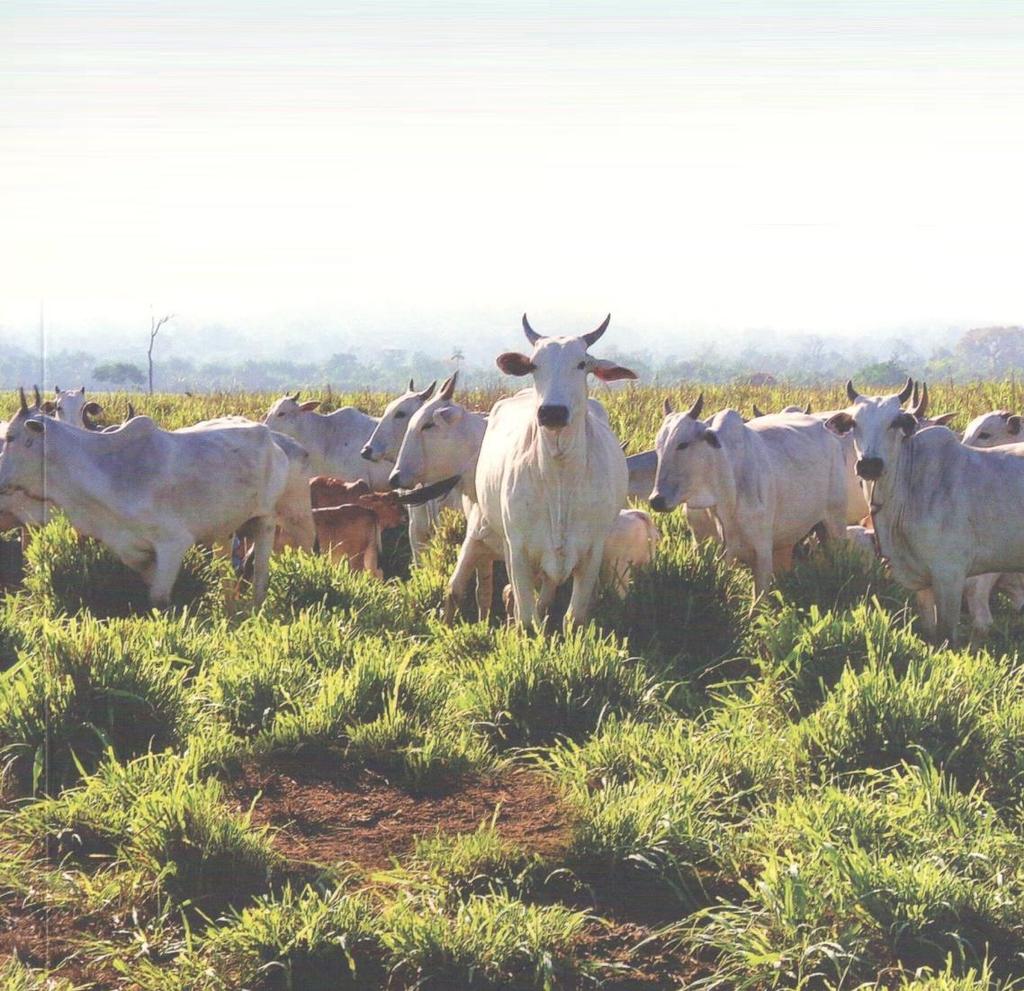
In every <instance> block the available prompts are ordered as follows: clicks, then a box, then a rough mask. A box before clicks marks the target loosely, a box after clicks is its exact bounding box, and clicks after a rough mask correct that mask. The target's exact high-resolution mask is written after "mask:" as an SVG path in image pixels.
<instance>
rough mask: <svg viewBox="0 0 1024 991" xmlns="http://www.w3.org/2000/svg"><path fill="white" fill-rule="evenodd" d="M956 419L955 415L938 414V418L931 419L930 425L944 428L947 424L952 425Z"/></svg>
mask: <svg viewBox="0 0 1024 991" xmlns="http://www.w3.org/2000/svg"><path fill="white" fill-rule="evenodd" d="M955 419H956V413H940V414H939V415H938V416H933V417H932V423H937V424H938V425H939V426H940V427H944V426H946V424H948V423H952V422H953V421H954V420H955Z"/></svg>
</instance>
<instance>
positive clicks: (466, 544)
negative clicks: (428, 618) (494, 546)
mask: <svg viewBox="0 0 1024 991" xmlns="http://www.w3.org/2000/svg"><path fill="white" fill-rule="evenodd" d="M485 554H486V549H485V547H484V545H483V544H482V543H481V542H480V541H479V540H477V539H476V538H475V537H473V536H472V535H471V534H466V539H465V540H464V541H463V542H462V547H461V548H460V549H459V557H458V560H457V561H456V562H455V571H454V572H452V577H451V579H450V581H449V582H448V592H447V594H446V595H445V599H444V622H445V623H446V624H447V625H448V626H451V624H452V623H453V622H454V621H455V614H456V613H457V612H458V610H459V606H460V605H461V604H462V601H463V600H464V599H465V597H466V592H467V591H468V589H469V581H470V579H471V578H472V577H473V575H474V574H475V573H476V570H477V567H478V566H479V564H480V559H481V557H483V556H484V555H485Z"/></svg>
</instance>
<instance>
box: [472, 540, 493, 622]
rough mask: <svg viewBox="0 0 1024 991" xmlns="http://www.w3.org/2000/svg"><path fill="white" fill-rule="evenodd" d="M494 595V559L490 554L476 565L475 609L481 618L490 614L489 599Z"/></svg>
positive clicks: (484, 618) (483, 618)
mask: <svg viewBox="0 0 1024 991" xmlns="http://www.w3.org/2000/svg"><path fill="white" fill-rule="evenodd" d="M493 596H494V560H493V558H492V557H491V556H490V555H486V556H484V558H483V560H481V561H478V562H477V565H476V611H477V616H478V617H479V618H480V619H481V620H486V619H487V618H488V617H489V616H490V615H491V601H492V599H493Z"/></svg>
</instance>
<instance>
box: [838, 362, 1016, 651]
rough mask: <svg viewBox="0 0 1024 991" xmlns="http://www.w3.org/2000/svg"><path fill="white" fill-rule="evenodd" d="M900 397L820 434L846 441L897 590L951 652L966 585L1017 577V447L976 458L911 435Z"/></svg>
mask: <svg viewBox="0 0 1024 991" xmlns="http://www.w3.org/2000/svg"><path fill="white" fill-rule="evenodd" d="M911 389H912V383H911V382H910V381H909V380H908V382H907V385H906V387H905V388H904V390H903V391H902V392H901V393H898V394H895V395H891V396H861V395H859V394H858V392H857V390H856V389H855V388H854V386H853V383H852V382H847V384H846V390H847V395H848V396H849V399H850V406H849V407H848V408H847V409H845V410H842V411H840V412H839V413H836V414H835V415H834V416H833V417H832V418H831V419H830V420H829V424H828V425H829V428H830V429H832V430H835V431H839V432H842V433H851V434H852V435H853V439H854V444H855V445H856V449H857V455H858V461H857V472H858V474H859V475H860V476H861V478H864V479H865V480H867V481H869V482H871V483H872V486H871V488H872V492H871V510H872V517H873V519H874V523H875V534H876V536H877V538H878V541H879V545H880V548H881V551H882V554H883V555H884V556H885V557H886V558H888V560H889V564H890V566H891V568H892V572H893V575H894V576H895V577H896V580H897V581H898V582H899V583H900V584H901V585H903V586H904V587H905V588H907V589H910V590H911V591H913V592H916V593H917V600H918V604H919V606H920V608H921V613H922V620H923V623H924V627H925V632H926V634H927V635H930V636H937V637H938V638H940V639H945V640H949V641H951V642H955V639H956V630H957V625H958V622H959V619H960V606H961V600H962V597H963V593H964V585H965V582H966V579H967V578H969V577H970V576H973V575H984V574H986V573H989V572H997V571H1014V572H1019V571H1024V445H1013V446H1011V447H1007V448H998V449H995V450H991V451H978V450H974V449H972V448H970V447H966V446H965V445H963V444H962V443H961V442H960V441H959V440H958V439H957V438H956V436H955V435H954V434H953V433H952V432H951V431H949V430H944V429H941V428H938V427H933V428H930V429H924V430H920V429H919V428H918V423H917V420H916V419H915V418H914V417H913V416H912V415H911V414H910V413H908V412H907V411H905V410H903V409H902V403H903V402H904V401H905V400H906V399H907V398H908V397H909V396H910V392H911Z"/></svg>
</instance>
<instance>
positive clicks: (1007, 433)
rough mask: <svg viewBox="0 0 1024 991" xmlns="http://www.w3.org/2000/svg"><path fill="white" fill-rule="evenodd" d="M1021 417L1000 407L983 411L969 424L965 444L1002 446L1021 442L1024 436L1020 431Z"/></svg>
mask: <svg viewBox="0 0 1024 991" xmlns="http://www.w3.org/2000/svg"><path fill="white" fill-rule="evenodd" d="M1020 427H1021V418H1020V417H1019V416H1018V415H1017V414H1016V413H1011V412H1010V411H1009V410H1005V409H1000V410H995V411H994V412H992V413H983V414H982V415H981V416H978V417H975V418H974V419H973V420H971V422H970V423H968V424H967V429H966V430H965V431H964V444H966V445H967V446H968V447H1002V445H1003V444H1019V443H1021V441H1022V440H1024V437H1021V432H1020Z"/></svg>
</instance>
